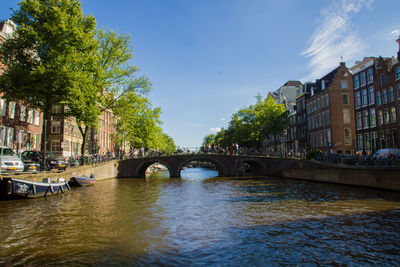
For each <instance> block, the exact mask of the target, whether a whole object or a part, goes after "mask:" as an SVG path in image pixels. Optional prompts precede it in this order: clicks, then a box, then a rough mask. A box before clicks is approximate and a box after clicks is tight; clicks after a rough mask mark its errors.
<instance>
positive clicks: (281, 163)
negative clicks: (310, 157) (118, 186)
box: [118, 154, 304, 178]
mask: <svg viewBox="0 0 400 267" xmlns="http://www.w3.org/2000/svg"><path fill="white" fill-rule="evenodd" d="M191 161H207V162H211V163H213V164H214V165H215V167H216V169H217V171H218V176H220V177H237V176H268V175H280V173H281V172H282V171H283V170H284V169H287V168H302V167H303V164H304V162H303V161H301V160H294V159H282V158H270V157H263V156H232V155H217V154H182V155H171V156H159V157H145V158H132V159H125V160H121V161H120V162H119V166H118V177H121V178H123V177H126V178H128V177H145V176H146V174H145V172H146V169H147V168H148V167H149V166H150V165H152V164H154V163H160V164H162V165H164V166H165V167H167V169H168V171H169V176H170V177H171V178H180V177H181V176H180V173H181V170H182V168H183V167H184V166H185V165H187V164H188V163H189V162H191Z"/></svg>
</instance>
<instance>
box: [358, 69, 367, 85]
mask: <svg viewBox="0 0 400 267" xmlns="http://www.w3.org/2000/svg"><path fill="white" fill-rule="evenodd" d="M360 76H361V86H364V85H366V84H367V74H366V73H365V71H363V72H361V75H360Z"/></svg>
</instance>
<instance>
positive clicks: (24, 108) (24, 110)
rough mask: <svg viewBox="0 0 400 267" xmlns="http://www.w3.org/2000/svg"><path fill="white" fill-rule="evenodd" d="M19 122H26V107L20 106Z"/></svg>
mask: <svg viewBox="0 0 400 267" xmlns="http://www.w3.org/2000/svg"><path fill="white" fill-rule="evenodd" d="M20 121H26V106H24V105H21V114H20Z"/></svg>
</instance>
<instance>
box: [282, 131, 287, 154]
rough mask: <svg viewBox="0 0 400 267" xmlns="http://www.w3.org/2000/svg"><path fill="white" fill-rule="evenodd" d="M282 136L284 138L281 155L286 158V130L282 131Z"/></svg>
mask: <svg viewBox="0 0 400 267" xmlns="http://www.w3.org/2000/svg"><path fill="white" fill-rule="evenodd" d="M283 135H284V136H285V137H284V143H283V153H284V154H283V155H284V157H286V152H287V130H286V129H285V130H283Z"/></svg>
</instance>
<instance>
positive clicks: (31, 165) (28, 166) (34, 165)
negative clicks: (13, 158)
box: [21, 155, 40, 172]
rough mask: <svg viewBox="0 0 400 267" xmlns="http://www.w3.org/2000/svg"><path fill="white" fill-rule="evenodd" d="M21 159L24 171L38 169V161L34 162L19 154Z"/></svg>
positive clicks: (35, 170) (36, 170)
mask: <svg viewBox="0 0 400 267" xmlns="http://www.w3.org/2000/svg"><path fill="white" fill-rule="evenodd" d="M21 159H22V161H23V162H24V172H38V171H40V163H38V162H35V161H33V160H31V159H29V158H27V157H26V156H23V155H21Z"/></svg>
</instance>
